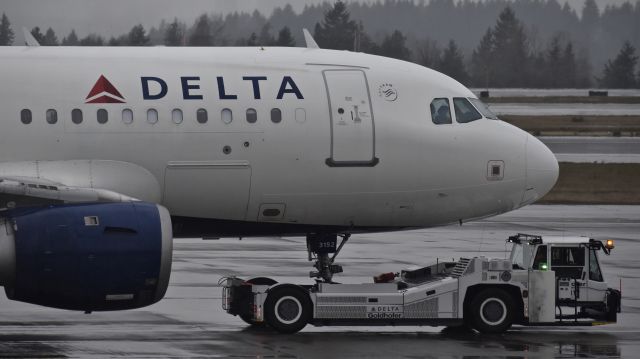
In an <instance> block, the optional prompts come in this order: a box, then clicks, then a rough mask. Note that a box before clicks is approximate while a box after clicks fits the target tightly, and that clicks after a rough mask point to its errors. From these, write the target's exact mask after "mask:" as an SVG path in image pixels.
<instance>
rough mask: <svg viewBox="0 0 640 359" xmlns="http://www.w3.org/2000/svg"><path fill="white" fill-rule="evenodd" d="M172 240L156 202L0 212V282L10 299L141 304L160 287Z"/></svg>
mask: <svg viewBox="0 0 640 359" xmlns="http://www.w3.org/2000/svg"><path fill="white" fill-rule="evenodd" d="M172 243H173V236H172V228H171V217H170V215H169V212H168V211H167V210H166V209H165V208H164V207H162V206H159V205H156V204H150V203H144V202H126V203H100V204H79V205H59V206H50V207H44V208H31V209H16V210H13V211H9V212H6V213H4V214H3V215H2V218H1V219H0V285H3V286H4V287H5V291H6V293H7V297H9V299H12V300H16V301H21V302H27V303H32V304H38V305H43V306H47V307H53V308H60V309H70V310H82V311H107V310H123V309H134V308H140V307H144V306H147V305H150V304H153V303H155V302H157V301H159V300H160V299H162V297H164V294H165V293H166V290H167V287H168V285H169V276H170V274H171V257H172Z"/></svg>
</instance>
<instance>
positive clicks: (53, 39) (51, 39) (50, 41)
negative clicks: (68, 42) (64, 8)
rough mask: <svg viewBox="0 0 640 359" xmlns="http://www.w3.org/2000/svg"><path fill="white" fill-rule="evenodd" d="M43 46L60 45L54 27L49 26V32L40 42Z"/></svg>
mask: <svg viewBox="0 0 640 359" xmlns="http://www.w3.org/2000/svg"><path fill="white" fill-rule="evenodd" d="M40 45H42V46H58V45H60V43H59V42H58V37H57V36H56V33H55V32H54V31H53V29H52V28H48V29H47V32H46V33H45V34H44V38H43V39H42V42H41V43H40Z"/></svg>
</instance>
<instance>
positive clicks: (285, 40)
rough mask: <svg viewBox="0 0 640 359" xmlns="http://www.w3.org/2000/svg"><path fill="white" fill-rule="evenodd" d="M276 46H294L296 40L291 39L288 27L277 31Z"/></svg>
mask: <svg viewBox="0 0 640 359" xmlns="http://www.w3.org/2000/svg"><path fill="white" fill-rule="evenodd" d="M275 45H276V46H284V47H295V46H296V40H294V39H293V36H292V35H291V30H289V27H287V26H285V27H283V28H282V30H280V32H279V33H278V39H277V40H276V41H275Z"/></svg>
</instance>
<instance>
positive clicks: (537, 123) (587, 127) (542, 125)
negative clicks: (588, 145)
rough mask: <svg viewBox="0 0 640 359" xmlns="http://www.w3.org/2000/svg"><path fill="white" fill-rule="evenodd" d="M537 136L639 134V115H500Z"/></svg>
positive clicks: (504, 119) (506, 120)
mask: <svg viewBox="0 0 640 359" xmlns="http://www.w3.org/2000/svg"><path fill="white" fill-rule="evenodd" d="M500 119H502V120H503V121H505V122H508V123H510V124H512V125H514V126H517V127H519V128H521V129H523V130H525V131H527V132H530V133H532V134H534V135H537V136H580V135H583V136H585V135H586V136H595V135H597V136H640V116H510V115H503V116H500Z"/></svg>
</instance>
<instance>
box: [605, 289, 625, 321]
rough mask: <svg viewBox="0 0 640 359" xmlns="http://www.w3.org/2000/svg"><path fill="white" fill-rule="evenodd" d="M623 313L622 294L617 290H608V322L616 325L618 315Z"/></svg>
mask: <svg viewBox="0 0 640 359" xmlns="http://www.w3.org/2000/svg"><path fill="white" fill-rule="evenodd" d="M621 311H622V293H620V291H619V290H617V289H612V288H609V289H607V313H606V317H607V321H608V322H611V323H615V322H617V321H618V313H620V312H621Z"/></svg>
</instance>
